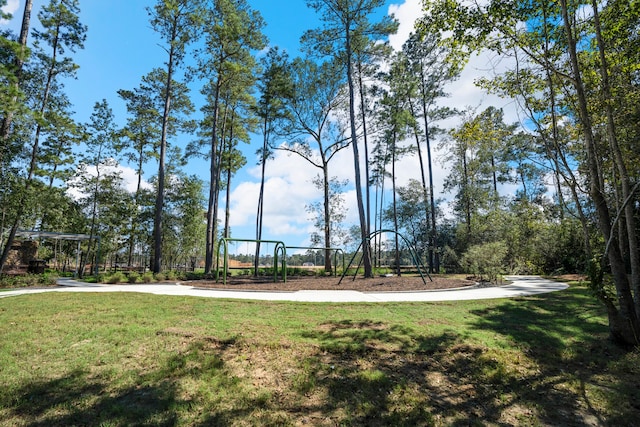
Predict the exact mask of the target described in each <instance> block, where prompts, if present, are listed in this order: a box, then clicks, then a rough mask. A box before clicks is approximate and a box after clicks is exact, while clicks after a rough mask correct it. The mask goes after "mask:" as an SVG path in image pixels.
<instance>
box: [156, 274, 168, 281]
mask: <svg viewBox="0 0 640 427" xmlns="http://www.w3.org/2000/svg"><path fill="white" fill-rule="evenodd" d="M166 278H167V276H166V275H165V274H164V273H156V280H157V281H158V282H163V281H164V280H165V279H166Z"/></svg>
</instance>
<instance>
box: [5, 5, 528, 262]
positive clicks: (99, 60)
mask: <svg viewBox="0 0 640 427" xmlns="http://www.w3.org/2000/svg"><path fill="white" fill-rule="evenodd" d="M47 2H48V0H47V1H45V0H34V1H33V15H32V27H33V26H34V25H37V11H39V10H40V8H41V6H42V5H43V4H45V3H47ZM249 3H250V4H251V5H252V7H253V8H254V9H256V10H258V11H260V13H261V14H262V16H263V18H264V20H265V21H266V24H267V26H266V29H265V33H266V35H267V37H268V38H269V42H270V45H271V46H279V47H281V48H282V49H285V50H287V51H288V52H289V54H290V56H292V57H293V56H297V55H299V52H298V49H299V39H300V36H301V35H302V34H303V33H304V31H305V30H307V29H312V28H317V27H318V26H319V25H320V23H319V21H318V18H317V17H316V15H315V13H314V12H313V11H312V10H311V9H308V8H307V7H306V5H305V1H304V0H249ZM153 4H155V1H154V0H84V1H81V2H80V7H81V9H82V12H81V15H80V19H81V21H82V23H84V24H85V25H87V26H88V33H87V41H86V43H85V49H84V50H82V51H79V52H78V53H77V54H75V55H74V60H75V62H76V63H77V64H79V65H80V69H79V71H78V75H77V77H78V78H77V79H76V80H73V81H68V82H67V83H66V88H67V93H68V95H69V98H70V99H71V101H72V103H73V105H74V110H75V112H76V118H77V120H78V121H81V122H85V121H87V120H88V118H89V116H90V115H91V112H92V108H93V105H94V104H95V102H97V101H100V100H102V99H103V98H104V99H107V100H108V101H109V103H110V105H111V107H112V108H113V110H114V113H115V116H116V120H117V122H118V124H119V125H123V124H124V123H125V120H126V110H125V108H124V104H123V102H122V101H121V100H120V99H119V97H118V96H117V93H116V91H117V90H118V89H133V88H135V87H137V86H138V85H139V84H140V79H141V77H142V76H143V75H145V74H147V73H148V72H149V71H151V70H152V69H153V68H155V67H161V66H162V65H163V63H164V61H165V59H166V57H165V52H164V51H163V50H162V48H161V47H160V46H159V45H158V43H159V39H158V37H157V35H156V33H154V32H153V30H152V29H151V27H150V25H149V22H148V16H147V13H146V11H145V7H148V6H152V5H153ZM23 6H24V0H8V5H7V7H6V8H5V10H8V11H10V12H12V13H13V14H14V19H13V20H12V21H10V22H4V23H2V24H0V25H1V26H2V27H7V26H8V27H9V28H11V29H13V30H14V31H15V32H18V29H19V26H20V19H21V17H22V8H23ZM378 13H379V14H380V16H382V14H386V13H394V14H395V15H396V18H397V19H398V20H399V22H400V29H399V32H398V34H397V35H395V36H393V37H391V39H390V42H391V44H392V46H394V47H395V48H397V49H399V48H400V47H401V45H402V43H403V42H404V40H406V38H407V36H408V35H409V33H410V32H411V31H412V29H413V23H414V21H415V19H416V18H418V17H419V16H420V15H421V8H420V0H387V2H386V4H385V6H384V7H383V8H380V10H379V12H378ZM495 66H496V65H495V64H493V63H492V61H491V58H490V57H486V56H479V57H475V58H473V59H472V61H471V62H470V65H469V66H468V67H467V69H466V70H465V73H463V76H462V77H461V79H459V80H458V81H456V82H455V83H453V84H452V85H451V86H450V88H449V92H450V93H451V97H450V98H448V99H446V100H443V104H446V105H449V106H455V107H458V108H464V107H466V106H472V107H477V106H480V105H481V106H482V108H485V107H487V106H489V105H496V106H498V107H504V108H505V118H506V119H507V120H515V119H517V117H515V115H514V114H512V112H511V110H514V109H515V108H514V107H513V106H511V109H509V108H510V107H509V105H510V104H509V102H508V101H504V100H500V99H497V98H495V97H488V96H487V95H485V94H483V93H482V92H481V91H480V90H479V89H477V88H476V87H475V86H474V85H473V80H474V78H475V77H477V76H478V75H480V74H487V73H489V72H493V71H492V70H493V69H494V68H495ZM192 90H193V93H194V94H197V91H198V88H197V87H193V88H192ZM197 107H199V106H197ZM188 141H189V136H182V137H181V138H179V139H178V140H175V141H171V143H173V144H177V145H179V146H185V145H186V143H187V142H188ZM260 141H261V138H260V136H258V135H256V136H255V138H254V141H253V143H252V144H251V146H249V147H246V149H245V153H246V156H247V165H246V166H245V168H243V170H241V171H240V172H239V173H238V175H237V176H236V177H235V178H234V181H233V182H232V191H233V195H232V202H231V220H232V234H233V237H236V238H253V237H254V236H255V215H256V214H255V212H256V201H257V191H258V186H259V179H260V176H259V169H258V168H257V166H256V156H255V151H256V149H257V148H258V146H259V145H260V144H261V142H260ZM437 159H438V154H437V153H436V160H437ZM403 162H404V164H403V165H402V166H401V167H400V168H399V170H401V171H402V172H401V173H400V175H401V176H400V177H399V181H400V183H401V184H402V183H403V182H406V181H408V179H410V178H415V179H418V177H419V175H418V171H419V169H418V165H417V160H416V159H406V160H403ZM436 163H437V164H436V165H435V166H436V177H435V178H436V184H435V186H434V187H435V188H436V193H437V194H438V196H439V197H446V195H443V194H441V191H442V183H443V181H444V178H445V176H446V165H444V164H442V162H438V161H436ZM125 166H126V165H125ZM331 168H332V170H331V175H336V176H338V177H339V178H341V179H348V180H349V181H350V182H353V180H354V177H353V158H352V151H351V150H350V149H349V150H343V152H342V153H341V155H340V156H338V157H337V158H336V159H334V160H333V164H332V166H331ZM156 169H157V165H155V164H153V165H149V166H148V167H147V171H146V172H147V178H148V176H150V175H151V174H154V173H155V172H156ZM123 173H124V175H125V177H126V178H127V179H128V180H129V181H130V182H132V183H133V182H134V181H135V179H134V174H133V170H132V169H129V168H126V167H124V168H123ZM188 173H195V174H197V175H199V176H201V177H202V179H204V180H207V177H208V163H207V162H204V161H193V162H191V163H190V164H189V167H188ZM315 174H316V171H313V170H310V168H309V167H308V164H307V163H306V162H305V161H303V160H301V159H298V158H295V157H294V156H290V155H287V154H285V153H281V152H278V153H277V154H276V158H275V159H274V160H273V161H270V162H269V163H268V164H267V183H266V197H265V218H264V222H263V223H264V231H263V238H264V239H270V240H282V241H284V242H285V243H286V244H287V245H290V246H307V245H308V244H309V241H308V239H309V234H310V232H311V231H313V227H312V223H311V221H310V220H309V218H308V217H309V215H308V214H307V212H306V210H305V206H306V204H308V203H309V202H311V201H313V200H316V199H318V198H319V197H320V194H319V193H318V190H316V189H315V188H314V187H313V185H312V184H311V182H310V181H311V179H312V178H313V177H314V175H315ZM345 197H346V200H347V206H348V209H349V214H348V217H347V222H348V223H356V222H357V219H356V215H357V210H356V208H355V191H354V190H353V188H352V187H349V188H348V191H347V192H346V194H345ZM242 252H244V250H242Z"/></svg>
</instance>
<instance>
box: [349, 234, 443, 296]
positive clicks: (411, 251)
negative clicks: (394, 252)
mask: <svg viewBox="0 0 640 427" xmlns="http://www.w3.org/2000/svg"><path fill="white" fill-rule="evenodd" d="M382 233H394V234H396V235H397V236H399V237H400V238H402V240H403V241H404V243H405V244H406V245H407V248H408V249H409V254H411V258H412V259H413V263H414V264H415V266H416V269H417V270H418V273H419V274H420V277H421V278H422V282H423V283H424V284H425V285H426V284H427V281H426V280H425V278H424V275H423V274H422V270H421V269H420V266H422V269H423V270H425V271H424V272H425V274H426V275H427V277H429V281H431V282H433V279H432V278H431V276H430V275H429V273H428V272H427V270H426V269H425V268H424V265H423V264H422V262H421V261H420V258H419V257H418V256H417V253H416V250H415V249H414V247H413V246H412V245H411V243H409V241H408V240H407V239H406V238H405V237H404V236H403V235H402V234H400V233H398V232H397V231H395V230H387V229H383V230H378V231H374V232H373V233H371V234H369V236H367V238H366V240H363V241H362V242H360V245H359V246H358V249H356V251H355V252H354V253H353V256H352V257H351V260H350V261H349V265H347V268H346V269H343V272H342V276H341V277H340V281H339V282H338V284H340V283H342V279H344V277H345V276H346V275H347V270H348V269H349V268H350V267H351V264H353V261H354V260H355V258H356V255H357V254H358V252H359V251H360V249H362V247H363V246H364V243H365V241H366V243H367V245H368V246H369V245H370V242H371V240H372V239H373V238H374V237H376V236H378V235H379V234H382ZM361 264H362V260H360V262H359V263H358V268H356V272H355V274H354V275H353V280H355V279H356V275H357V274H358V270H359V269H360V267H361Z"/></svg>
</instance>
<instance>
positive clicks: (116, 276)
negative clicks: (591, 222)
mask: <svg viewBox="0 0 640 427" xmlns="http://www.w3.org/2000/svg"><path fill="white" fill-rule="evenodd" d="M126 281H127V278H126V277H125V275H124V274H123V273H122V272H120V271H116V272H115V273H113V274H112V275H110V276H108V277H107V283H110V284H112V285H115V284H117V283H122V282H126Z"/></svg>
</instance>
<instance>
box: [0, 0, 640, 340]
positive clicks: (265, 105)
mask: <svg viewBox="0 0 640 427" xmlns="http://www.w3.org/2000/svg"><path fill="white" fill-rule="evenodd" d="M0 3H2V5H3V6H5V7H6V6H9V5H7V2H6V1H2V2H0ZM306 3H307V6H308V10H307V12H305V13H302V14H299V15H298V14H296V11H295V10H291V11H290V12H291V13H292V14H294V15H293V16H294V18H293V19H290V20H288V21H286V22H284V23H282V24H280V25H279V26H278V30H285V29H286V30H288V29H289V28H290V27H291V24H292V23H291V21H292V20H293V21H295V22H296V23H297V24H300V23H302V24H303V27H302V28H300V33H299V34H295V35H291V34H289V36H288V37H289V39H293V38H298V37H300V36H301V38H300V45H299V46H296V47H293V48H292V47H286V48H285V47H284V46H280V47H281V48H278V46H279V44H278V43H273V44H270V43H269V41H268V38H267V37H266V31H265V28H268V27H267V25H268V21H266V20H264V19H263V18H262V14H261V13H260V12H262V11H264V12H265V14H266V11H267V10H275V6H274V8H273V9H271V6H272V5H274V3H273V2H269V3H268V4H269V6H268V7H267V6H266V5H265V6H263V7H264V9H260V12H259V8H258V5H257V2H251V3H248V2H245V1H241V0H233V1H232V0H224V1H222V0H221V1H217V2H207V1H202V2H199V1H188V2H183V1H178V0H162V1H158V2H149V4H138V3H136V5H135V7H136V8H137V7H138V6H139V7H140V9H136V10H137V12H140V11H141V10H142V11H144V13H145V14H148V16H147V17H146V18H147V20H146V22H138V21H136V22H135V23H133V22H129V24H128V25H126V26H125V27H124V28H121V31H118V30H117V29H116V28H115V27H114V26H110V31H111V32H112V33H111V34H115V32H118V34H119V35H120V34H125V37H126V39H127V40H128V41H129V44H130V45H135V46H138V47H143V46H144V47H143V50H144V52H148V51H151V50H153V49H155V50H156V51H157V52H158V56H157V58H154V60H153V63H149V64H147V66H148V69H147V70H146V71H143V72H142V75H140V74H138V75H137V76H136V77H137V78H139V79H140V80H137V82H136V81H134V82H131V81H129V82H128V83H129V84H127V85H124V87H122V86H121V87H118V88H117V89H115V93H116V94H117V97H119V98H120V100H119V101H117V102H114V101H113V99H116V98H115V95H114V93H113V91H110V93H109V94H108V95H104V96H103V98H104V99H100V97H98V99H94V100H92V99H90V100H89V102H90V103H92V108H91V110H90V112H89V108H88V106H87V105H86V103H87V97H88V93H90V91H89V90H87V89H83V90H82V92H83V97H82V99H83V101H82V103H84V104H82V103H79V101H78V99H80V97H77V98H75V99H72V98H71V97H70V95H71V94H72V92H71V91H69V92H68V91H67V88H72V87H73V81H74V80H73V79H75V78H77V81H83V82H85V84H86V83H87V82H89V86H85V88H86V87H100V86H102V85H101V83H102V81H109V80H110V78H109V77H110V76H111V75H114V74H116V73H111V72H110V73H106V74H102V78H100V77H99V76H101V72H102V73H105V69H98V70H96V69H95V68H94V70H93V72H91V73H90V74H88V75H86V76H83V75H82V74H81V71H80V70H82V68H78V65H82V64H81V63H80V62H79V59H80V58H81V56H80V52H84V51H88V50H87V49H86V48H87V46H88V40H90V37H91V36H90V35H91V31H92V30H91V28H90V27H87V26H86V23H85V22H83V18H84V17H83V15H82V13H81V11H80V3H79V2H78V1H73V0H52V1H50V2H43V3H41V4H40V3H39V2H33V4H32V6H33V12H34V13H33V18H37V19H32V20H25V19H23V20H22V24H23V25H22V27H23V28H24V24H25V23H27V24H31V23H33V25H32V27H30V29H29V30H28V31H20V32H18V30H17V29H15V28H19V26H16V25H15V24H14V25H13V27H11V25H9V24H10V23H12V22H14V21H12V20H10V17H9V16H6V17H3V19H4V21H3V22H8V23H9V24H6V23H5V24H4V25H8V26H7V28H14V29H15V30H14V31H12V30H11V29H9V30H6V31H5V30H3V34H2V58H0V59H1V60H2V64H3V68H2V76H1V78H2V97H3V99H2V108H3V110H2V120H3V122H2V123H3V124H2V147H1V148H2V157H1V158H0V164H1V166H2V176H1V177H0V182H1V183H2V192H1V193H0V197H2V200H1V204H2V210H3V216H2V221H3V224H2V229H3V243H4V249H5V250H3V256H2V264H3V265H4V263H5V261H6V255H7V250H6V249H7V248H8V247H9V246H10V243H11V242H12V240H13V239H14V237H15V233H16V232H17V231H18V229H21V228H22V229H42V230H55V231H66V232H76V233H81V232H83V233H88V234H89V235H91V236H95V235H100V236H101V242H102V250H103V251H104V253H105V254H107V257H113V256H115V255H120V256H121V257H124V258H127V259H128V261H127V263H128V264H130V263H131V262H132V259H133V255H134V254H135V253H146V254H150V255H149V256H150V265H151V266H152V269H153V270H154V271H160V270H162V269H167V268H172V267H173V266H175V265H179V264H186V259H187V257H188V258H189V259H190V260H193V259H198V258H201V257H202V255H203V254H204V260H205V270H206V271H210V270H211V264H212V259H213V251H214V243H215V240H216V239H217V238H219V236H220V235H227V236H234V237H245V236H244V235H243V234H244V230H242V228H241V226H240V225H241V224H245V223H247V222H248V223H249V224H250V227H251V228H253V222H254V221H255V228H253V229H252V232H251V236H250V237H254V236H255V237H256V238H263V239H264V238H267V236H268V237H270V238H274V239H277V240H287V244H290V245H293V244H295V242H294V240H295V241H296V242H303V243H302V246H306V245H307V243H308V244H309V245H314V246H322V245H325V246H332V247H333V246H342V247H348V248H351V249H353V248H354V247H355V246H356V244H357V243H359V242H360V241H362V240H363V239H365V238H366V237H367V236H368V234H369V233H370V232H371V231H372V230H376V229H380V228H391V229H394V230H397V231H401V232H402V233H403V234H404V235H407V236H408V237H409V241H410V242H411V243H412V244H413V245H414V246H416V247H417V248H418V251H419V253H421V254H424V256H425V258H426V262H427V263H428V264H429V265H430V268H431V269H432V271H439V270H440V268H441V265H442V267H444V268H446V270H447V271H456V270H460V271H461V270H470V269H474V268H476V267H477V265H476V264H477V261H478V260H479V259H482V258H483V257H485V258H486V257H487V256H491V257H492V258H493V260H492V261H491V262H493V263H496V264H500V265H503V266H504V269H505V270H508V271H509V272H515V273H540V272H559V271H587V270H588V271H589V272H590V274H591V276H592V280H593V282H594V289H595V291H596V293H597V295H598V297H599V298H600V299H601V300H602V301H603V302H604V303H605V304H606V305H607V308H608V309H609V315H610V323H611V325H612V330H613V331H614V333H615V334H617V336H618V337H619V338H621V339H623V340H626V341H629V340H633V337H634V336H635V337H636V340H637V336H639V335H638V334H637V333H636V332H637V331H638V328H637V326H638V315H637V313H638V312H639V311H640V310H639V308H640V295H639V294H640V271H639V270H640V260H639V258H640V254H639V252H638V248H637V235H638V227H637V221H636V220H637V216H638V196H637V194H638V192H637V188H638V184H637V182H638V179H637V178H638V164H640V162H638V161H637V160H638V159H637V153H638V152H639V151H638V150H637V148H638V136H637V135H638V128H637V127H638V120H637V118H638V107H637V106H638V103H637V102H636V101H637V94H638V63H639V61H638V52H639V49H638V36H637V34H638V31H637V30H638V27H637V26H638V19H637V18H638V2H618V1H614V2H607V3H603V4H601V3H599V2H597V1H595V0H594V1H591V2H580V1H568V0H560V1H559V2H542V3H541V4H539V5H529V4H528V3H526V2H524V3H523V2H518V1H512V2H492V1H488V2H483V3H480V4H478V3H474V2H464V1H460V2H455V1H442V2H440V1H434V2H425V3H424V4H423V5H418V6H420V10H421V11H420V12H416V13H415V14H412V15H411V17H410V18H407V17H406V16H404V15H402V14H400V13H399V14H398V16H400V17H401V24H402V26H400V28H402V29H403V33H402V36H401V37H402V38H401V39H399V38H396V39H393V36H392V34H396V33H397V31H398V28H399V25H398V24H399V23H398V22H397V21H395V20H394V19H393V16H391V15H388V12H393V11H396V12H400V11H402V10H403V7H407V5H408V4H410V5H415V3H405V4H403V5H391V2H384V1H376V0H368V1H360V2H350V1H343V0H309V1H307V2H306ZM27 4H31V3H30V2H28V3H27ZM82 6H83V7H86V6H85V5H84V4H83V5H82ZM93 6H94V7H95V4H93ZM103 6H104V5H103ZM144 6H147V7H146V8H145V7H144ZM5 7H3V10H5ZM14 7H15V5H14ZM109 7H110V8H111V7H113V6H112V4H111V3H110V4H109ZM128 7H129V8H130V7H131V6H128ZM287 7H288V6H287ZM414 7H415V6H414ZM113 9H115V10H119V11H122V10H124V9H116V8H113ZM284 9H285V8H284V7H283V8H278V13H280V15H279V16H282V13H281V12H282V10H284ZM385 9H386V11H385ZM309 10H310V11H311V13H312V14H314V15H315V16H316V17H319V18H316V19H315V20H307V19H304V17H305V16H308V13H309ZM404 10H406V9H404ZM93 12H94V13H96V12H97V9H96V10H94V11H93ZM125 15H126V16H129V18H127V19H133V17H136V16H138V17H139V16H140V15H137V14H135V13H134V14H131V15H129V14H123V13H121V14H119V15H118V16H119V17H124V16H125ZM25 16H28V15H25ZM93 16H94V17H96V16H97V17H99V18H100V19H101V20H102V21H103V22H109V23H111V22H114V23H115V22H120V23H124V22H125V21H120V20H109V19H105V18H106V17H107V16H109V15H108V14H106V13H105V14H99V12H98V13H97V14H95V15H93ZM123 19H124V18H123ZM414 22H417V25H416V27H415V28H416V35H414V36H413V37H410V36H409V35H408V32H407V28H410V27H411V26H412V25H413V24H414ZM145 26H146V29H147V30H148V32H147V34H146V36H144V37H141V38H136V37H135V36H134V34H130V33H128V31H129V29H130V28H137V29H141V28H145ZM278 32H279V31H278ZM409 32H410V30H409ZM29 33H30V36H29V37H28V38H27V37H26V35H27V34H29ZM100 40H101V42H102V43H109V42H110V41H111V38H110V37H108V36H105V37H101V38H100ZM148 41H151V42H150V43H149V42H148ZM392 41H393V43H389V42H392ZM299 48H300V50H299ZM478 53H482V55H481V56H477V54H478ZM305 54H306V55H308V56H307V57H303V55H305ZM76 55H78V56H76ZM91 55H92V56H93V58H96V57H98V56H99V57H108V56H111V61H110V62H111V63H116V64H119V69H120V71H119V72H118V73H117V74H118V75H127V76H128V77H129V78H131V76H132V75H134V73H133V72H131V71H132V70H130V67H131V64H134V63H137V61H135V58H133V59H132V58H127V59H125V58H124V57H123V56H121V55H120V53H119V51H118V50H117V49H116V50H114V49H107V48H103V49H95V50H92V51H91ZM142 57H146V55H140V56H139V58H142ZM470 58H474V59H475V60H476V61H478V60H479V61H480V64H482V65H481V67H480V68H479V67H478V66H477V65H475V66H474V65H473V63H470V62H469V59H470ZM479 58H480V59H479ZM123 59H124V60H123ZM92 62H93V61H90V60H89V61H87V63H88V64H89V63H92ZM476 64H478V62H476ZM496 64H499V65H496ZM94 66H95V62H94ZM98 67H99V65H98ZM154 67H155V68H154ZM469 70H472V74H475V77H476V78H475V79H471V80H469V79H468V78H467V77H468V74H466V75H465V74H464V73H465V72H467V73H468V72H469ZM461 73H462V74H461ZM461 75H462V76H465V79H464V80H460V76H461ZM471 81H473V83H474V84H473V85H472V84H471ZM456 85H457V86H456ZM451 88H457V89H459V90H460V91H462V93H465V94H466V95H469V94H470V93H472V88H474V89H473V90H474V91H476V90H478V89H481V90H482V91H484V92H482V93H487V94H493V95H494V96H495V95H498V96H501V97H504V98H507V99H508V100H507V101H505V100H501V101H499V103H498V104H495V105H491V104H492V103H490V102H487V100H488V99H489V98H485V99H483V101H484V102H480V101H478V98H476V99H473V100H472V103H471V104H461V102H463V100H467V99H469V98H466V97H462V96H456V95H459V93H460V92H454V91H452V92H451V94H449V93H447V89H451ZM473 93H478V92H473ZM452 95H453V96H452ZM107 97H108V98H110V100H107ZM481 98H482V97H481ZM452 99H453V100H454V102H453V103H452V102H451V100H452ZM491 99H496V98H493V97H492V98H491ZM93 103H95V104H93ZM117 103H120V106H119V108H118V115H119V117H118V118H117V119H116V112H115V110H114V109H113V107H112V105H115V104H117ZM122 103H124V105H125V108H124V110H126V115H125V114H121V113H122V112H123V109H122ZM496 105H497V107H496ZM79 106H80V108H78V107H79ZM245 144H250V145H248V146H247V145H245ZM240 147H244V148H243V149H240ZM247 147H250V148H247ZM363 148H364V152H362V151H358V149H360V150H362V149H363ZM256 150H257V156H256V154H255V153H256ZM252 153H254V154H253V155H252ZM432 154H433V158H431V155H432ZM293 159H297V160H298V161H300V163H294V160H293ZM256 160H257V163H258V165H259V166H258V167H251V166H248V167H247V168H246V169H242V167H243V166H245V165H252V164H255V163H256ZM329 161H331V163H330V164H329ZM304 164H306V165H314V166H320V167H319V168H312V167H306V168H304V167H300V165H304ZM123 166H128V167H129V168H131V169H132V170H134V171H135V173H134V175H135V177H136V180H135V182H136V185H135V189H134V191H131V187H129V189H127V186H126V183H127V182H130V180H126V179H125V178H124V175H123V173H122V172H124V171H127V170H129V169H126V168H124V167H123ZM309 170H311V171H314V172H315V173H313V172H312V173H311V174H309V173H308V171H309ZM240 171H246V172H248V174H247V175H243V173H244V172H240ZM283 171H287V172H288V173H287V174H285V175H284V176H286V177H287V180H285V179H283V177H284V176H283V174H282V172H283ZM303 171H304V173H303ZM129 172H130V170H129ZM203 172H204V173H203ZM207 177H208V179H207ZM248 177H250V178H249V179H247V178H248ZM256 178H259V182H258V183H256V182H255V179H256ZM347 179H348V180H349V182H348V183H347V182H346V180H347ZM252 181H253V182H252ZM235 182H238V184H235ZM363 183H364V184H363ZM439 183H441V186H442V187H441V189H440V188H438V190H437V191H436V186H437V185H438V184H439ZM228 184H229V185H228ZM227 190H229V191H227ZM231 190H233V194H234V198H232V193H231ZM312 195H315V198H314V196H312ZM443 196H444V197H443ZM276 207H277V208H276ZM347 208H348V209H347ZM254 211H255V212H256V214H255V215H254V214H253V212H254ZM205 212H206V213H205ZM356 215H357V216H356ZM203 217H204V218H205V220H203ZM309 218H311V221H309ZM263 224H264V225H265V231H266V232H265V233H263ZM354 225H355V226H354ZM5 230H10V231H8V232H5ZM302 230H304V231H302ZM254 231H255V233H254ZM203 236H204V240H203ZM291 236H297V237H291ZM303 236H304V237H303ZM307 236H309V237H307ZM289 239H291V240H289ZM380 243H382V242H380ZM374 246H375V245H374ZM93 252H94V253H95V251H93ZM84 253H85V254H86V256H87V261H89V259H88V258H89V257H90V256H91V253H92V249H91V241H90V242H89V249H88V250H85V251H84ZM363 256H364V259H365V260H364V267H365V274H366V275H369V274H371V270H370V268H371V265H370V261H371V259H369V258H370V257H371V254H369V253H368V251H364V252H363ZM328 258H329V257H328V256H327V257H325V265H326V266H327V267H330V266H329V265H328V262H329V261H328ZM256 262H257V261H256ZM396 263H399V260H396ZM83 264H84V262H83ZM605 273H607V274H605ZM609 273H610V276H609ZM607 277H611V279H610V280H609V279H606V278H607Z"/></svg>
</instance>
